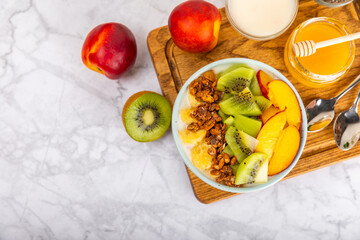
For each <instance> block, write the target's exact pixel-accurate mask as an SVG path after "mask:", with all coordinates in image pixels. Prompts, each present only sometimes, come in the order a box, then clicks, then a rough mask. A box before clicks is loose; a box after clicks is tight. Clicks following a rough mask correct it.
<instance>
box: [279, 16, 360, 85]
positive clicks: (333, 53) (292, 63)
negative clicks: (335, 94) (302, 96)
mask: <svg viewBox="0 0 360 240" xmlns="http://www.w3.org/2000/svg"><path fill="white" fill-rule="evenodd" d="M348 34H351V33H350V31H349V29H348V28H347V27H346V26H345V25H344V24H342V23H341V22H339V21H338V20H336V19H333V18H328V17H318V18H312V19H309V20H307V21H305V22H303V23H302V24H300V25H299V26H298V27H296V28H295V29H294V31H293V32H292V33H291V35H290V37H289V39H288V41H287V43H286V46H285V56H284V57H285V65H286V67H287V69H288V71H289V72H290V74H291V75H292V76H293V77H294V78H296V79H297V80H298V81H299V82H301V83H303V84H305V85H307V86H310V87H324V86H328V85H330V84H332V83H335V82H336V81H338V80H340V79H341V78H342V77H343V76H344V75H345V74H346V72H347V71H348V70H349V68H350V66H351V64H352V63H353V61H354V58H355V43H354V41H349V42H343V43H340V44H336V45H332V46H329V47H324V48H320V49H317V50H316V52H315V54H313V55H310V56H306V57H296V56H295V54H294V52H293V50H292V45H293V44H294V43H296V42H301V41H305V40H313V41H314V42H315V43H316V42H321V41H325V40H328V39H332V38H337V37H341V36H345V35H348Z"/></svg>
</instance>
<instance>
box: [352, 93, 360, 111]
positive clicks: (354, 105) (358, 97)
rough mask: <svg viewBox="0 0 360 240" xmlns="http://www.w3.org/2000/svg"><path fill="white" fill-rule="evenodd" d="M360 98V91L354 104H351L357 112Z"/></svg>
mask: <svg viewBox="0 0 360 240" xmlns="http://www.w3.org/2000/svg"><path fill="white" fill-rule="evenodd" d="M359 100H360V91H359V93H358V95H357V97H356V99H355V101H354V104H353V105H352V106H351V108H352V109H354V110H355V112H357V109H358V106H359Z"/></svg>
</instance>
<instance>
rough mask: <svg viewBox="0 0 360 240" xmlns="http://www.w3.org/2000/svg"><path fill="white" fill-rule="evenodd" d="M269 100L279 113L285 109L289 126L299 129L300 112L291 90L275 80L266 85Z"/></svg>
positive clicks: (283, 83)
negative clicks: (277, 108)
mask: <svg viewBox="0 0 360 240" xmlns="http://www.w3.org/2000/svg"><path fill="white" fill-rule="evenodd" d="M268 89H269V95H268V96H269V99H270V101H271V102H272V103H273V104H274V106H275V107H279V108H280V110H281V111H283V110H285V108H286V111H285V112H286V118H287V122H288V123H289V125H294V126H295V127H297V129H299V127H300V123H301V112H300V106H299V102H298V100H297V98H296V95H295V93H294V92H293V90H292V89H291V88H290V87H289V86H288V85H287V84H286V83H285V82H283V81H280V80H275V81H272V82H270V83H269V84H268Z"/></svg>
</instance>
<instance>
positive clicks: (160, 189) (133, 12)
mask: <svg viewBox="0 0 360 240" xmlns="http://www.w3.org/2000/svg"><path fill="white" fill-rule="evenodd" d="M180 2H181V1H180V0H176V1H169V0H156V1H155V0H116V1H115V0H74V1H71V0H1V4H0V106H1V108H0V109H1V113H0V146H1V148H0V239H1V240H18V239H19V240H27V239H36V240H38V239H64V240H65V239H87V240H95V239H106V240H107V239H226V240H227V239H359V238H360V163H359V160H360V158H357V159H353V160H349V161H346V162H343V163H340V164H337V165H335V166H332V167H327V168H324V169H321V170H318V171H315V172H312V173H308V174H305V175H303V176H299V177H296V178H293V179H290V180H287V181H285V182H281V183H279V184H277V185H276V186H274V187H271V188H269V189H267V190H264V191H262V192H257V193H252V194H246V195H241V196H237V197H233V198H231V199H228V200H224V201H220V202H217V203H214V204H211V205H203V204H201V203H199V202H198V201H197V200H196V199H195V197H194V195H193V192H192V189H191V186H190V182H189V180H188V177H187V174H186V171H185V168H184V165H183V162H182V160H181V158H180V156H179V155H178V154H177V151H176V149H175V144H174V142H173V139H172V136H171V132H168V133H167V134H166V135H165V136H164V137H163V138H161V139H160V140H158V141H155V142H151V143H138V142H135V141H133V140H132V139H131V138H130V137H128V135H127V134H126V133H125V131H124V127H123V125H122V122H121V116H120V115H121V110H122V106H123V104H124V103H125V101H126V99H127V98H128V97H129V96H130V95H132V94H133V93H135V92H137V91H140V90H145V89H146V90H152V91H156V92H160V87H159V85H158V82H157V78H156V74H155V71H154V70H153V66H152V62H151V59H150V56H149V53H148V51H147V46H146V36H147V34H148V32H149V31H150V30H151V29H153V28H156V27H159V26H162V25H166V24H167V18H168V14H169V13H170V11H171V10H172V9H173V7H174V6H175V5H177V4H178V3H180ZM211 2H213V3H214V4H215V5H216V6H218V7H222V6H223V1H219V0H212V1H211ZM110 21H116V22H120V23H123V24H126V25H127V26H128V27H129V28H131V30H132V31H133V32H134V34H135V36H136V40H137V44H138V58H137V62H136V66H135V68H134V69H133V70H132V71H131V73H130V74H129V75H127V76H126V77H124V78H123V79H121V80H119V81H111V80H107V79H106V78H105V77H103V76H101V75H99V74H98V73H95V72H92V71H90V70H88V69H87V68H86V67H85V66H84V65H83V64H82V62H81V58H80V51H81V46H82V43H83V40H84V38H85V36H86V34H87V33H88V32H89V31H90V30H91V29H92V28H93V27H94V26H96V25H97V24H100V23H104V22H110Z"/></svg>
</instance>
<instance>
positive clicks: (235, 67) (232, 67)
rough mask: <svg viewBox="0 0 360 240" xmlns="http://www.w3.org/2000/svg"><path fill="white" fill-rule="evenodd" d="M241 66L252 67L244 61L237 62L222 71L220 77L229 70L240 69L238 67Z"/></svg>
mask: <svg viewBox="0 0 360 240" xmlns="http://www.w3.org/2000/svg"><path fill="white" fill-rule="evenodd" d="M241 67H244V68H250V67H248V66H247V65H246V64H244V63H236V64H233V65H231V66H230V67H228V68H227V69H225V70H224V71H222V72H220V73H219V75H218V76H219V78H220V77H221V76H224V75H225V74H228V73H229V72H232V71H234V70H235V69H238V68H241Z"/></svg>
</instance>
